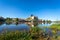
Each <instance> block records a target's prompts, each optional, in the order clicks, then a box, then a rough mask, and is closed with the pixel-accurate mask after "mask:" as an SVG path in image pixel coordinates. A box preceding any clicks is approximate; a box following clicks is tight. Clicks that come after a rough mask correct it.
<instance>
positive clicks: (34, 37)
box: [0, 24, 60, 40]
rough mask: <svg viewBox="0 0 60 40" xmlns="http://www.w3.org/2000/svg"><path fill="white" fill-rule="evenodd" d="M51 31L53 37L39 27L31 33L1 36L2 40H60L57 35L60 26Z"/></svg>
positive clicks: (52, 27) (21, 32)
mask: <svg viewBox="0 0 60 40" xmlns="http://www.w3.org/2000/svg"><path fill="white" fill-rule="evenodd" d="M49 29H52V33H53V36H50V35H49V34H48V33H46V32H45V31H44V30H42V29H41V28H38V27H33V28H31V29H30V31H28V32H27V31H25V30H24V31H18V30H16V31H11V32H8V31H7V32H5V33H2V34H1V35H0V40H60V36H58V35H56V33H57V31H59V30H60V24H53V25H51V27H50V28H49Z"/></svg>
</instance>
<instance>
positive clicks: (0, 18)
mask: <svg viewBox="0 0 60 40" xmlns="http://www.w3.org/2000/svg"><path fill="white" fill-rule="evenodd" d="M4 23H5V19H4V18H3V17H0V25H2V24H4Z"/></svg>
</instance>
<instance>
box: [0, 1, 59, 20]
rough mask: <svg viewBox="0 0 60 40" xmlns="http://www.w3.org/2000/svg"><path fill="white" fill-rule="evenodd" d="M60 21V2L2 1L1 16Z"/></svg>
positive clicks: (0, 2) (0, 4)
mask: <svg viewBox="0 0 60 40" xmlns="http://www.w3.org/2000/svg"><path fill="white" fill-rule="evenodd" d="M31 14H33V15H35V16H38V18H39V19H46V20H47V19H49V20H60V0H0V16H3V17H5V18H6V17H13V18H15V17H18V18H27V17H29V16H30V15H31Z"/></svg>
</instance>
